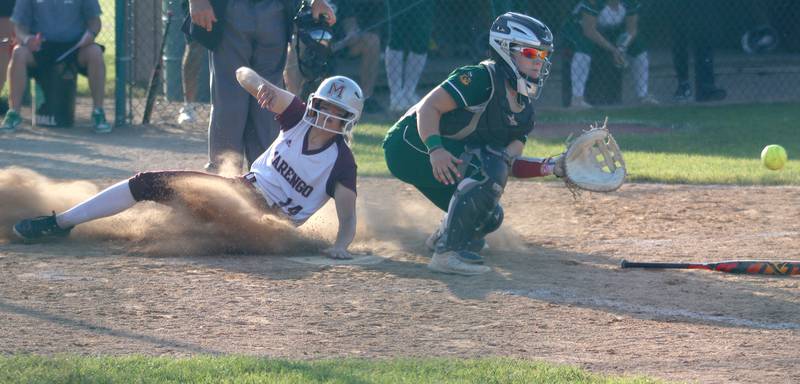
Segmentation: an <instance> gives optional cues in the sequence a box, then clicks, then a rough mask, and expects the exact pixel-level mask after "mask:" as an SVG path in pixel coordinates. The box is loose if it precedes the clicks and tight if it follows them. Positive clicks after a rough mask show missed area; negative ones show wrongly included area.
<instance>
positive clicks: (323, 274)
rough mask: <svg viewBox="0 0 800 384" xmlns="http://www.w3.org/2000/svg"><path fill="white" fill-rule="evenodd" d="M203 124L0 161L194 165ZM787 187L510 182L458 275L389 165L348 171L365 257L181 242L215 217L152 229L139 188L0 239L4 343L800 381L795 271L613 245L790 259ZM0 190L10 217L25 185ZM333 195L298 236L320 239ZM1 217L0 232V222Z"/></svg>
mask: <svg viewBox="0 0 800 384" xmlns="http://www.w3.org/2000/svg"><path fill="white" fill-rule="evenodd" d="M203 136H204V132H201V131H197V132H185V131H181V130H175V129H167V128H162V129H155V128H151V129H139V130H129V131H122V132H118V133H114V134H112V136H107V137H94V136H92V135H90V134H89V133H88V130H85V131H84V130H81V129H77V130H75V131H64V132H61V131H57V132H49V131H31V130H24V131H23V132H21V133H19V134H17V135H16V137H14V138H4V140H3V141H0V168H3V167H7V166H10V165H12V164H17V165H22V166H25V167H28V168H32V169H34V170H36V171H37V172H38V173H41V174H44V175H46V176H50V177H60V178H65V179H91V181H92V182H93V184H94V185H97V186H98V187H103V186H106V185H108V184H109V183H110V182H112V181H113V180H115V179H119V178H123V177H127V176H129V175H130V174H132V173H133V172H135V171H137V170H140V169H165V168H172V169H175V168H194V169H197V168H199V167H200V166H201V165H202V164H203V162H204V155H203V154H204V149H205V142H204V138H203ZM144 159H146V160H144ZM4 172H9V171H8V170H7V169H6V170H5V171H4ZM40 186H41V184H40ZM70 186H71V187H70V188H67V189H64V188H66V187H64V186H63V185H61V187H60V188H61V189H54V190H53V191H58V193H57V194H54V193H55V192H53V191H50V192H48V191H45V192H42V196H45V197H47V198H48V199H55V200H42V201H46V202H48V203H49V204H52V205H58V204H66V203H59V201H60V200H59V199H62V200H63V199H68V200H69V199H71V200H80V198H82V197H85V196H88V195H89V194H91V193H92V192H93V191H95V190H96V188H95V187H94V186H93V185H91V184H88V185H87V184H82V183H79V184H77V185H73V184H70ZM0 188H3V189H4V191H0V192H8V191H9V190H10V188H11V187H10V186H8V185H3V186H0ZM40 189H43V188H40ZM45 189H46V188H45ZM3 196H8V194H6V195H3ZM390 196H391V198H390ZM27 198H29V196H28V197H18V199H27ZM798 201H800V188H797V187H730V186H683V185H657V184H627V185H625V186H623V188H622V189H621V190H620V191H618V192H616V193H613V194H608V195H601V194H584V195H583V196H582V197H581V198H580V199H579V200H573V198H572V197H571V195H570V194H569V193H568V192H567V190H566V189H564V188H563V187H561V186H560V185H558V184H557V183H537V182H520V181H512V182H511V183H510V184H509V187H508V189H507V192H506V195H505V196H504V197H503V204H504V207H505V211H506V222H505V223H504V226H503V229H502V230H501V231H500V232H499V233H497V234H493V235H492V236H490V237H489V243H490V246H491V248H490V249H489V251H488V252H487V253H486V256H487V260H488V264H489V265H490V266H491V267H492V268H493V272H491V273H489V274H487V275H485V276H478V277H471V278H464V277H456V276H448V275H441V274H435V273H431V272H429V271H428V270H427V269H426V268H425V264H426V262H427V260H428V254H429V252H427V251H426V250H425V248H424V246H423V241H424V239H425V237H426V236H427V234H428V232H429V231H431V230H432V229H433V228H434V227H435V226H436V225H437V223H438V220H439V217H440V213H439V212H437V211H436V210H435V208H434V207H433V206H432V205H430V204H428V203H427V202H426V201H424V200H423V199H422V197H421V196H420V194H419V193H418V192H416V191H415V190H412V189H410V188H408V187H406V186H404V185H402V184H400V183H399V182H397V181H395V180H390V179H376V178H362V179H360V182H359V215H360V222H359V235H358V237H357V241H356V243H355V246H354V248H355V249H356V250H359V251H362V252H370V253H372V254H374V255H378V256H383V257H386V260H385V261H383V262H381V263H378V264H372V265H359V266H334V267H330V266H318V265H309V264H303V263H297V262H294V261H292V260H291V259H290V258H289V257H288V255H287V254H280V255H269V254H252V253H245V254H235V255H223V254H219V253H214V252H203V250H205V251H208V250H209V248H207V247H204V248H203V249H198V248H197V247H192V243H193V240H192V239H193V238H194V239H202V238H204V237H208V236H209V235H208V233H207V232H203V231H204V229H203V228H202V227H196V226H195V227H193V231H196V232H190V233H188V235H187V233H186V232H177V234H180V235H184V237H179V239H180V241H173V242H165V239H164V236H159V235H160V234H161V235H163V234H164V233H167V234H170V233H176V232H174V231H175V228H180V227H182V226H184V225H190V224H187V223H185V222H181V220H185V219H182V216H180V215H176V214H175V213H174V212H172V211H170V210H169V209H168V208H162V207H157V206H155V205H150V204H145V205H142V206H141V207H137V208H135V209H134V210H132V211H130V212H129V213H126V214H124V215H123V216H122V217H118V218H113V219H106V220H102V221H99V222H97V223H95V224H91V225H87V226H86V227H80V228H78V229H77V230H76V231H75V232H74V234H73V236H72V237H71V238H70V240H69V241H66V242H63V243H57V244H40V245H25V244H18V243H13V242H8V241H7V240H5V241H2V244H0V340H3V342H2V343H0V352H2V353H6V354H8V353H45V354H51V353H61V352H72V353H80V354H128V353H143V354H148V355H176V356H184V355H190V354H196V353H210V354H217V353H239V354H253V355H264V356H279V357H289V358H328V357H340V356H351V357H390V356H464V357H481V356H487V355H503V356H517V357H522V358H528V359H537V360H546V361H552V362H563V363H570V364H576V365H579V366H582V367H585V368H587V369H590V370H592V371H595V372H603V373H642V374H647V375H652V376H655V377H659V378H665V379H675V380H697V381H700V382H704V383H728V382H751V383H789V382H796V373H795V372H794V369H795V368H796V367H797V366H798V365H799V364H800V357H799V356H798V354H797V352H796V345H797V344H798V343H800V295H798V288H800V279H799V278H769V277H755V276H735V275H728V274H723V273H712V272H703V271H657V272H650V271H641V270H621V269H619V268H618V264H619V261H620V260H622V259H628V260H652V261H712V260H725V259H770V260H798V259H800V241H798V236H800V223H799V222H798V220H797V218H798V217H800V206H799V205H798ZM0 204H3V205H2V206H0V208H2V211H0V212H5V213H0V216H2V217H0V218H1V219H2V220H0V221H2V222H3V223H7V222H8V221H9V220H10V219H9V218H8V217H6V216H7V215H8V212H10V209H11V208H13V207H16V208H19V204H16V205H15V204H14V202H9V201H0ZM55 208H59V207H53V209H55ZM330 208H331V207H330V206H328V207H326V210H325V211H324V212H322V214H321V215H320V217H316V218H314V219H312V222H311V223H309V224H310V228H308V229H306V232H305V234H306V235H308V236H310V237H319V236H322V237H325V238H328V239H331V238H332V236H333V233H334V231H335V219H334V216H333V212H332V209H330ZM26 209H27V208H26ZM41 209H42V211H46V210H47V209H50V207H49V206H48V207H41ZM19 213H20V212H17V214H19ZM41 213H43V212H41ZM190 226H191V225H190ZM0 233H2V235H0V236H2V238H3V239H8V238H9V237H8V230H7V228H4V229H2V231H0ZM219 241H223V242H224V239H220V240H219ZM211 249H213V248H211ZM303 252H305V253H307V252H309V251H308V250H304V251H303ZM303 252H300V254H305V253H303ZM265 253H269V252H265Z"/></svg>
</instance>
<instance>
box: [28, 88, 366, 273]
mask: <svg viewBox="0 0 800 384" xmlns="http://www.w3.org/2000/svg"><path fill="white" fill-rule="evenodd" d="M257 96H258V102H259V104H260V105H261V107H262V108H266V109H269V110H270V111H272V112H274V113H276V114H277V115H278V117H277V120H278V122H279V123H280V125H281V132H280V134H279V135H278V138H277V139H276V140H275V142H273V143H272V145H271V146H270V147H269V148H267V150H266V152H264V153H263V154H262V155H261V156H260V157H258V158H257V159H256V160H255V162H254V163H253V165H252V167H251V168H250V172H249V173H247V174H245V175H243V176H239V177H223V176H217V175H212V174H207V173H203V172H195V171H157V172H142V173H139V174H137V175H135V176H133V177H132V178H130V179H127V180H124V181H121V182H119V183H117V184H115V185H113V186H111V187H109V188H107V189H105V190H103V191H102V192H100V193H98V194H97V195H95V196H93V197H91V198H89V199H88V200H86V201H84V202H82V203H80V204H78V205H76V206H74V207H72V208H70V209H69V210H67V211H66V212H62V213H59V214H56V213H55V212H53V214H52V215H51V216H40V217H35V218H31V219H25V220H21V221H19V222H18V223H16V224H15V225H14V228H13V230H14V233H15V234H16V235H17V236H19V237H20V238H22V239H24V240H27V241H37V240H44V239H47V238H54V237H55V238H58V237H66V236H67V235H69V233H70V231H71V230H72V228H73V227H74V226H76V225H78V224H81V223H85V222H87V221H91V220H95V219H99V218H102V217H107V216H111V215H115V214H117V213H120V212H122V211H124V210H126V209H128V208H130V207H132V206H133V205H135V204H136V203H137V202H139V201H155V202H159V203H169V202H171V201H173V200H174V198H175V197H176V190H175V187H174V185H175V182H176V181H178V180H181V179H186V178H202V179H207V180H221V181H223V182H226V183H229V184H230V185H232V186H234V188H236V189H237V190H239V191H241V192H242V193H243V194H244V195H245V196H249V197H251V198H252V201H253V202H255V203H257V204H256V205H257V206H260V207H262V209H264V210H265V211H268V212H270V213H274V214H278V215H280V216H283V217H285V218H287V219H288V220H290V221H291V222H292V223H294V224H295V225H297V226H299V225H301V224H303V223H304V222H305V221H306V220H307V219H308V218H309V217H311V216H312V215H313V214H314V213H315V212H316V211H317V210H319V209H320V208H321V207H322V206H323V205H324V204H325V202H327V201H328V199H329V198H331V197H333V199H334V201H335V202H336V212H337V215H338V219H339V228H338V234H337V236H336V241H335V243H334V245H333V246H332V247H331V248H328V249H326V250H325V253H326V254H327V255H328V256H329V257H332V258H335V259H347V258H351V257H352V256H351V255H350V254H349V253H348V251H347V247H348V246H349V245H350V243H351V242H352V241H353V238H354V237H355V231H356V212H355V206H356V163H355V159H354V158H353V154H352V152H351V151H350V147H349V144H348V143H349V138H350V137H351V133H352V130H353V127H354V126H355V124H356V122H357V121H358V119H359V117H360V116H361V110H362V108H363V106H364V94H363V93H362V92H361V88H360V87H359V86H358V84H356V82H355V81H353V80H351V79H349V78H347V77H343V76H335V77H331V78H328V79H325V80H324V81H323V82H322V83H321V84H320V85H319V87H318V88H317V90H316V92H315V93H313V94H311V95H310V96H309V98H308V103H307V104H305V103H303V102H302V101H301V100H300V99H299V98H297V97H296V96H295V95H293V94H292V93H290V92H287V91H285V90H282V89H280V88H278V87H276V86H275V85H273V84H271V83H269V82H265V83H264V86H262V87H260V88H259V90H258V94H257Z"/></svg>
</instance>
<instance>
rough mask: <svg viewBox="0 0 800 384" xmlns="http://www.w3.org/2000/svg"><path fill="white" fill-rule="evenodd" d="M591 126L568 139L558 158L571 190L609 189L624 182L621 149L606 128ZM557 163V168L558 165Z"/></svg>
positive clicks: (607, 190)
mask: <svg viewBox="0 0 800 384" xmlns="http://www.w3.org/2000/svg"><path fill="white" fill-rule="evenodd" d="M606 123H608V118H606V121H605V123H603V126H602V127H598V126H592V127H591V128H590V129H589V130H587V131H584V132H583V133H582V134H581V135H580V136H578V137H576V138H574V139H573V140H569V139H568V141H567V151H566V152H564V154H563V155H562V156H561V158H560V159H558V162H559V163H560V164H558V166H560V167H559V168H561V169H559V171H560V172H558V173H562V174H563V175H560V176H562V178H563V179H564V182H566V184H567V187H568V188H569V189H570V191H572V192H573V193H576V192H577V191H578V190H581V189H583V190H587V191H593V192H611V191H614V190H616V189H617V188H619V187H620V186H622V183H623V182H624V181H625V174H626V171H625V161H624V160H623V159H622V152H621V151H620V150H619V146H618V145H617V142H616V141H615V140H614V138H613V137H612V136H611V133H609V132H608V129H607V128H606ZM558 166H557V167H558Z"/></svg>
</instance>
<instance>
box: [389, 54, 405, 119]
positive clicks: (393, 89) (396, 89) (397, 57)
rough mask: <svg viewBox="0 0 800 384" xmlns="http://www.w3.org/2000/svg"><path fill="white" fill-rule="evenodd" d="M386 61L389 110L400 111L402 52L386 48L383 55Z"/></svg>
mask: <svg viewBox="0 0 800 384" xmlns="http://www.w3.org/2000/svg"><path fill="white" fill-rule="evenodd" d="M384 59H385V61H386V78H387V79H388V81H389V101H390V108H391V109H393V110H400V109H402V108H400V104H402V100H400V98H401V97H402V90H403V51H395V50H394V49H389V47H386V54H385V55H384Z"/></svg>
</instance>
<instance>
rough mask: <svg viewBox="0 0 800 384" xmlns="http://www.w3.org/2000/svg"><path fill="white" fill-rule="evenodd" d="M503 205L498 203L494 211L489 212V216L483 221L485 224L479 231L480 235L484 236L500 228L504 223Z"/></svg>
mask: <svg viewBox="0 0 800 384" xmlns="http://www.w3.org/2000/svg"><path fill="white" fill-rule="evenodd" d="M504 216H505V215H504V214H503V207H501V206H500V204H497V205H496V206H495V207H494V210H492V213H491V214H489V217H487V218H486V221H484V222H483V225H482V226H481V227H480V229H479V230H478V231H477V232H478V237H484V236H486V235H488V234H490V233H492V232H494V231H496V230H498V229H500V225H501V224H503V218H504Z"/></svg>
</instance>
